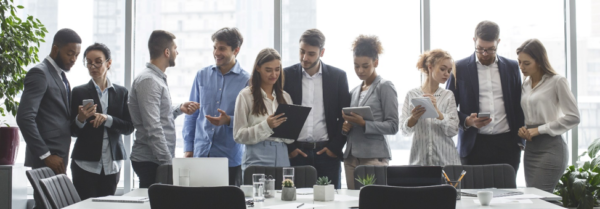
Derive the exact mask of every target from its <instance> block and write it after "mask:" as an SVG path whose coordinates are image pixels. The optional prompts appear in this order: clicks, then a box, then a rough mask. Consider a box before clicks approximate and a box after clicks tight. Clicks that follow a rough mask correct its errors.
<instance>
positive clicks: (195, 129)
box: [183, 60, 250, 167]
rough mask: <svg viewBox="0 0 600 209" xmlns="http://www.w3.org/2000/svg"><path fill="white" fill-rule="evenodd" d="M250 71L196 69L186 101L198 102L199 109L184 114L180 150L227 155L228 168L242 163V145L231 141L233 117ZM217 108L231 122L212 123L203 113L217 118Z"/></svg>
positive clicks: (215, 67)
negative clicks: (188, 98)
mask: <svg viewBox="0 0 600 209" xmlns="http://www.w3.org/2000/svg"><path fill="white" fill-rule="evenodd" d="M249 79H250V74H249V73H248V72H246V71H245V70H243V69H242V68H241V67H240V63H239V62H238V61H237V60H236V62H235V66H233V68H231V70H230V71H229V72H227V73H226V74H225V75H223V74H222V73H221V71H220V70H219V68H218V67H217V66H215V65H211V66H208V67H205V68H203V69H201V70H200V71H198V73H197V74H196V78H195V79H194V85H193V87H192V91H191V93H190V101H195V102H198V103H200V109H198V111H196V112H195V113H194V114H192V115H186V116H185V122H184V125H183V140H184V147H183V149H184V151H185V152H191V151H193V152H194V157H208V156H210V157H227V158H228V159H229V167H235V166H239V165H241V163H242V154H243V151H244V145H242V144H238V143H236V142H235V141H233V116H234V110H235V100H236V98H237V95H238V94H239V93H240V91H241V90H242V89H244V88H245V87H246V86H247V85H248V80H249ZM217 109H221V110H223V111H225V112H226V113H227V115H229V117H231V122H230V123H229V124H225V125H222V126H215V125H213V124H212V123H210V122H209V121H208V120H207V119H206V118H205V116H206V115H210V116H213V117H219V116H220V113H219V111H218V110H217Z"/></svg>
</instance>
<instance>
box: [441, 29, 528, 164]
mask: <svg viewBox="0 0 600 209" xmlns="http://www.w3.org/2000/svg"><path fill="white" fill-rule="evenodd" d="M499 36H500V28H499V27H498V25H497V24H496V23H494V22H491V21H482V22H480V23H479V24H478V25H477V27H476V28H475V36H474V37H473V41H474V43H475V52H474V53H473V55H471V56H470V57H467V58H464V59H462V60H459V61H457V62H456V71H455V74H454V75H452V76H451V78H450V82H448V83H447V86H446V88H447V89H449V90H451V91H452V92H453V93H454V97H455V99H456V104H457V105H458V107H459V108H458V115H459V119H460V126H461V127H460V129H459V134H458V145H457V148H458V152H459V153H460V157H461V161H462V164H464V165H484V164H500V163H506V164H510V165H511V166H512V167H513V168H514V169H515V172H516V171H517V170H518V168H519V164H520V161H521V148H520V147H521V146H524V144H525V141H524V140H523V139H521V138H520V137H519V136H518V129H519V127H522V126H523V123H524V116H523V110H522V109H521V105H520V100H521V75H520V71H519V66H518V64H517V62H516V61H515V60H509V59H506V58H504V57H502V56H498V55H497V54H496V51H497V48H498V43H500V39H499ZM478 113H489V117H486V116H482V117H479V116H478Z"/></svg>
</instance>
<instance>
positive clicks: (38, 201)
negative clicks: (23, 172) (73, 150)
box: [31, 158, 69, 209]
mask: <svg viewBox="0 0 600 209" xmlns="http://www.w3.org/2000/svg"><path fill="white" fill-rule="evenodd" d="M63 163H64V164H65V172H66V170H67V166H68V165H69V159H68V158H63ZM43 167H47V166H46V165H44V166H39V167H38V166H33V167H31V169H36V168H43ZM40 188H41V185H40ZM40 195H44V191H36V190H35V187H34V190H33V200H35V205H34V206H33V208H34V209H46V205H44V202H43V201H42V197H41V196H40Z"/></svg>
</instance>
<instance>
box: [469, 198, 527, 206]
mask: <svg viewBox="0 0 600 209" xmlns="http://www.w3.org/2000/svg"><path fill="white" fill-rule="evenodd" d="M473 202H475V203H476V204H481V203H480V202H479V200H478V199H475V200H473ZM511 203H518V204H531V203H533V202H532V201H531V200H530V199H506V198H494V199H492V202H490V205H495V204H511Z"/></svg>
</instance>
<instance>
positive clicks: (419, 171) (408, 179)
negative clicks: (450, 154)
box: [387, 166, 442, 186]
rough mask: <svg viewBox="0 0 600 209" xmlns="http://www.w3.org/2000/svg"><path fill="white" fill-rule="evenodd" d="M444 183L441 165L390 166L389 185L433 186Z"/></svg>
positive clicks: (388, 171) (388, 173) (388, 169)
mask: <svg viewBox="0 0 600 209" xmlns="http://www.w3.org/2000/svg"><path fill="white" fill-rule="evenodd" d="M440 184H442V167H441V166H389V167H387V185H390V186H432V185H440Z"/></svg>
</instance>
